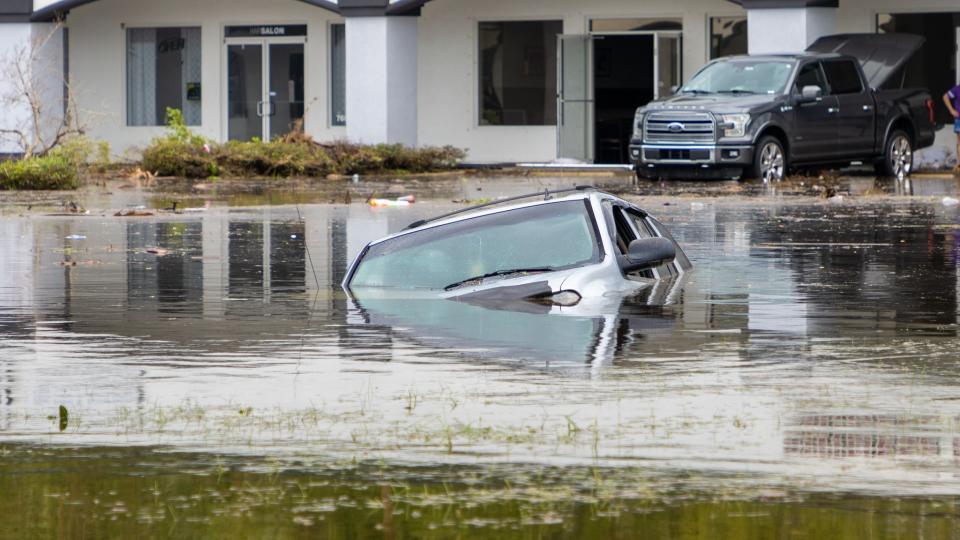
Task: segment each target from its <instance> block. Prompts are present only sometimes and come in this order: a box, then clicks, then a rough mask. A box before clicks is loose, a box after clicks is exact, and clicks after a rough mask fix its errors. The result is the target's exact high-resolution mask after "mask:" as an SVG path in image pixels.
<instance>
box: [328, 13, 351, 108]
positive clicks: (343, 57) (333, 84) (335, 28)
mask: <svg viewBox="0 0 960 540" xmlns="http://www.w3.org/2000/svg"><path fill="white" fill-rule="evenodd" d="M346 28H347V27H346V25H344V24H333V25H330V125H333V126H345V125H347V31H346Z"/></svg>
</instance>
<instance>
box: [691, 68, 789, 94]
mask: <svg viewBox="0 0 960 540" xmlns="http://www.w3.org/2000/svg"><path fill="white" fill-rule="evenodd" d="M793 67H794V63H793V62H786V61H783V60H765V61H758V60H726V61H720V62H715V63H713V64H710V65H708V66H707V67H705V68H703V70H701V71H700V73H697V74H696V75H695V76H694V77H693V79H691V80H690V82H688V83H687V84H686V85H685V86H684V87H683V89H681V90H680V92H681V93H690V94H724V93H730V94H779V93H781V92H783V91H784V89H785V88H786V86H787V81H788V80H789V78H790V73H791V72H792V71H793Z"/></svg>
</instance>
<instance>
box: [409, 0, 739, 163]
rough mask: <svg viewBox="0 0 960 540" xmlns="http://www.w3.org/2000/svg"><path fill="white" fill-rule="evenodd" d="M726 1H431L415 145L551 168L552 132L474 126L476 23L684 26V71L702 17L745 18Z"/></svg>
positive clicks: (703, 26)
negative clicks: (630, 21)
mask: <svg viewBox="0 0 960 540" xmlns="http://www.w3.org/2000/svg"><path fill="white" fill-rule="evenodd" d="M743 13H744V11H743V10H742V9H740V8H739V7H738V6H736V5H734V4H732V3H730V2H728V1H726V0H683V1H682V2H681V1H677V0H646V1H643V2H637V1H636V0H591V1H590V2H585V1H583V0H551V1H550V2H542V1H539V0H484V1H483V2H476V1H472V0H434V1H433V2H430V3H429V4H427V5H426V6H425V7H424V9H423V15H422V16H421V20H420V32H419V33H420V55H419V66H420V67H419V71H420V84H419V86H420V90H419V109H420V112H419V117H420V122H419V124H420V133H419V136H420V144H423V145H445V144H452V145H454V146H458V147H462V148H466V149H467V150H468V152H469V157H468V159H469V160H470V161H474V162H510V161H551V160H553V159H555V158H556V155H557V148H556V146H557V128H556V127H554V126H481V125H480V124H479V96H478V94H479V73H478V63H479V60H478V55H479V51H478V39H479V38H478V35H477V34H478V23H479V22H481V21H495V20H562V21H563V28H564V33H566V34H583V33H585V32H587V30H588V28H589V21H590V20H591V19H594V18H633V17H671V18H674V17H675V18H681V19H682V20H683V26H684V34H683V71H684V74H685V75H684V76H685V77H689V76H690V75H692V74H693V73H694V72H695V71H696V70H697V69H699V68H700V67H701V66H702V65H703V63H704V62H705V61H706V59H707V54H708V53H707V49H708V45H709V44H708V42H707V40H708V37H707V18H708V16H718V15H743Z"/></svg>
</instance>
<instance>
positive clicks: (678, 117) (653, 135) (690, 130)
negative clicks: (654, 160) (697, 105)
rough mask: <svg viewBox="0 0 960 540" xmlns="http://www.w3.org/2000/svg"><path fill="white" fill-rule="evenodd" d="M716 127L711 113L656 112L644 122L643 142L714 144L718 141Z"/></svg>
mask: <svg viewBox="0 0 960 540" xmlns="http://www.w3.org/2000/svg"><path fill="white" fill-rule="evenodd" d="M716 129H717V126H716V122H715V121H714V119H713V115H711V114H709V113H700V112H689V111H662V112H654V113H650V114H648V115H647V117H646V119H645V120H644V122H643V142H646V143H679V144H712V143H713V142H715V141H716Z"/></svg>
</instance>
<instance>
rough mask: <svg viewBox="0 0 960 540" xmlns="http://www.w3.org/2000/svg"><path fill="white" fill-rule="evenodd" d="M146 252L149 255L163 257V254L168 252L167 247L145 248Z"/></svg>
mask: <svg viewBox="0 0 960 540" xmlns="http://www.w3.org/2000/svg"><path fill="white" fill-rule="evenodd" d="M147 253H150V254H151V255H156V256H158V257H163V256H164V255H166V254H168V253H170V250H169V249H164V248H161V247H154V248H147Z"/></svg>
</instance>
